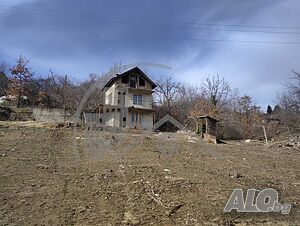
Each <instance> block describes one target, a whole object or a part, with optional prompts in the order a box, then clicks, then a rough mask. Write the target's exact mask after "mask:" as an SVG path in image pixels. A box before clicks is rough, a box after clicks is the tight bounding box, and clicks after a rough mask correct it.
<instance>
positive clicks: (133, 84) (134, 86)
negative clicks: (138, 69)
mask: <svg viewBox="0 0 300 226" xmlns="http://www.w3.org/2000/svg"><path fill="white" fill-rule="evenodd" d="M129 85H130V87H132V88H136V76H135V75H131V76H130V84H129Z"/></svg>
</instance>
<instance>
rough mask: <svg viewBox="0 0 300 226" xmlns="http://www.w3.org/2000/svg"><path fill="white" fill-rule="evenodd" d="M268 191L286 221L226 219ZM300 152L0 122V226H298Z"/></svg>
mask: <svg viewBox="0 0 300 226" xmlns="http://www.w3.org/2000/svg"><path fill="white" fill-rule="evenodd" d="M235 188H242V189H248V188H256V189H259V190H261V189H264V188H274V189H276V190H277V191H278V192H279V195H280V201H281V202H282V203H290V204H292V209H291V212H290V214H288V215H283V214H281V213H237V212H232V213H224V212H223V208H224V206H225V204H226V203H227V201H228V199H229V197H230V195H231V193H232V191H233V189H235ZM299 188H300V150H299V149H298V148H296V147H285V146H283V147H277V146H271V147H269V148H267V147H265V146H264V144H263V143H262V142H250V143H246V142H243V141H242V142H233V141H232V142H229V143H228V144H219V145H213V144H206V143H204V142H202V141H201V140H199V138H197V137H194V136H192V135H191V134H185V133H162V134H155V133H150V132H131V133H124V132H119V133H112V132H103V131H85V130H78V131H76V133H74V131H73V130H72V129H65V128H60V129H57V128H50V127H47V126H45V125H43V124H37V123H33V122H32V123H26V122H22V123H9V122H0V201H1V205H0V225H300V211H299V203H300V189H299Z"/></svg>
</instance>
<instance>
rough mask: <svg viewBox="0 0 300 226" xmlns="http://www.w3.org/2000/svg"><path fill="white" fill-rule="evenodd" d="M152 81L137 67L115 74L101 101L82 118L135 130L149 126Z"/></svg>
mask: <svg viewBox="0 0 300 226" xmlns="http://www.w3.org/2000/svg"><path fill="white" fill-rule="evenodd" d="M155 87H156V85H155V83H154V82H153V81H152V80H151V79H150V78H149V77H148V76H147V75H146V74H145V73H144V72H143V71H142V70H141V69H140V68H138V67H135V68H133V69H131V70H128V71H126V72H124V73H122V74H117V75H116V76H115V77H113V78H112V79H111V80H110V81H109V82H108V83H107V84H106V85H105V86H104V88H103V93H104V103H103V104H99V105H98V106H96V108H95V109H94V110H93V111H92V112H93V114H91V115H86V116H85V117H92V118H89V119H88V118H86V119H85V121H96V122H97V123H99V124H102V125H106V126H111V127H118V128H135V129H146V130H150V129H153V108H152V105H153V97H152V94H153V92H154V91H153V90H154V89H155Z"/></svg>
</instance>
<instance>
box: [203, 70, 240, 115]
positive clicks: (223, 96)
mask: <svg viewBox="0 0 300 226" xmlns="http://www.w3.org/2000/svg"><path fill="white" fill-rule="evenodd" d="M201 89H202V94H203V96H204V97H205V98H206V99H207V100H209V101H210V103H211V104H212V105H213V106H214V107H216V108H218V109H220V108H222V107H224V106H226V105H227V104H229V103H230V102H231V101H233V100H234V99H235V98H236V97H237V93H238V92H237V90H236V89H233V88H232V87H231V85H230V84H229V83H228V82H227V81H226V80H225V78H223V77H220V76H219V75H216V76H212V77H207V78H206V79H205V80H204V81H202V83H201Z"/></svg>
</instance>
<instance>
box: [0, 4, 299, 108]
mask: <svg viewBox="0 0 300 226" xmlns="http://www.w3.org/2000/svg"><path fill="white" fill-rule="evenodd" d="M299 12H300V1H299V0H222V1H220V0H209V1H208V0H122V1H121V0H118V1H117V0H106V1H104V0H89V1H86V0H0V29H1V30H0V31H1V35H0V61H5V62H8V63H10V64H13V63H14V61H15V59H16V58H17V57H18V56H19V55H20V54H22V55H24V56H25V57H27V58H28V59H30V65H31V67H32V69H33V70H34V72H35V74H36V75H47V73H48V72H49V69H50V68H51V69H52V70H53V71H54V72H57V73H61V74H69V75H72V76H73V77H75V78H77V79H79V80H82V79H84V78H87V76H88V74H89V73H103V72H106V71H107V70H108V69H109V68H110V67H111V66H112V65H113V64H114V63H115V62H122V64H131V63H135V62H152V63H160V64H165V65H168V66H170V67H172V71H168V70H165V69H161V70H153V68H151V67H149V66H148V67H144V68H143V67H142V69H144V70H146V71H147V72H148V73H150V77H155V76H160V75H163V74H173V75H174V76H175V77H176V78H177V79H178V80H180V81H185V82H190V83H195V84H196V83H200V81H201V79H203V78H205V77H207V76H208V75H214V74H219V75H221V76H224V77H225V78H226V79H227V80H228V81H230V82H231V83H232V85H233V86H234V87H235V88H238V89H239V90H240V91H241V93H243V94H248V95H250V96H252V97H253V98H254V100H255V101H256V103H257V104H259V105H261V106H262V107H263V109H264V108H265V107H266V105H267V104H274V103H275V102H276V92H278V91H280V90H281V89H282V84H283V83H284V81H285V79H287V78H289V77H291V76H292V73H291V71H292V70H296V71H300V17H299ZM235 25H239V26H235ZM264 110H265V109H264Z"/></svg>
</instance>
